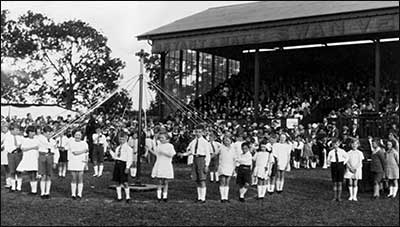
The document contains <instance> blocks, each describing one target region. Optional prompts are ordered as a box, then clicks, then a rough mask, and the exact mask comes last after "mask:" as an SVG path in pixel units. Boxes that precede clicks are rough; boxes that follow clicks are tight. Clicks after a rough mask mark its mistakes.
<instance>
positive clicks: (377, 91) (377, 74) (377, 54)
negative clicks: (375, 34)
mask: <svg viewBox="0 0 400 227" xmlns="http://www.w3.org/2000/svg"><path fill="white" fill-rule="evenodd" d="M380 49H381V48H380V42H379V39H377V40H375V111H377V112H379V100H380V90H381V83H380V77H381V51H380Z"/></svg>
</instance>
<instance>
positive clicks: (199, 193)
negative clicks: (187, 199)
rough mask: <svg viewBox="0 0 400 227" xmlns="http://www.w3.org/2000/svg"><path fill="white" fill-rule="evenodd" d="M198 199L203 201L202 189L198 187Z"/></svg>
mask: <svg viewBox="0 0 400 227" xmlns="http://www.w3.org/2000/svg"><path fill="white" fill-rule="evenodd" d="M197 199H198V200H201V188H199V187H197Z"/></svg>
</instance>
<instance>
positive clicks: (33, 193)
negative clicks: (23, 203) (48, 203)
mask: <svg viewBox="0 0 400 227" xmlns="http://www.w3.org/2000/svg"><path fill="white" fill-rule="evenodd" d="M37 194H38V193H37V192H28V195H32V196H35V195H37Z"/></svg>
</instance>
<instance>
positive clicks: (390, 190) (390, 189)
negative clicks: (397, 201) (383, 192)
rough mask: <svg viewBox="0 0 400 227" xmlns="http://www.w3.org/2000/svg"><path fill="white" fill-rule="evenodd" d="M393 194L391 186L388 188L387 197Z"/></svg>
mask: <svg viewBox="0 0 400 227" xmlns="http://www.w3.org/2000/svg"><path fill="white" fill-rule="evenodd" d="M392 194H393V186H389V195H388V196H391V195H392Z"/></svg>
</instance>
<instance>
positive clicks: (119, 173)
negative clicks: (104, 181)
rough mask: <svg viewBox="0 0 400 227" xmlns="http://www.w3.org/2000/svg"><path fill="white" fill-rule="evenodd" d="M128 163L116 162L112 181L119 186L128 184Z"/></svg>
mask: <svg viewBox="0 0 400 227" xmlns="http://www.w3.org/2000/svg"><path fill="white" fill-rule="evenodd" d="M125 169H126V162H123V161H120V160H115V165H114V172H113V178H112V180H113V181H115V182H117V183H118V184H124V183H128V174H126V173H125Z"/></svg>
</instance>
